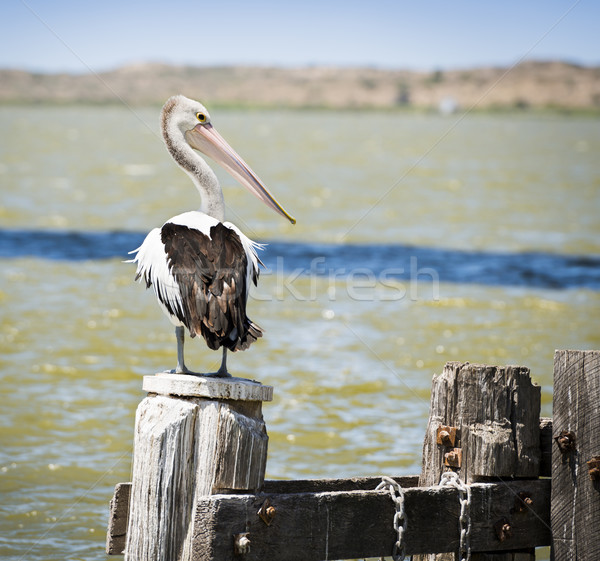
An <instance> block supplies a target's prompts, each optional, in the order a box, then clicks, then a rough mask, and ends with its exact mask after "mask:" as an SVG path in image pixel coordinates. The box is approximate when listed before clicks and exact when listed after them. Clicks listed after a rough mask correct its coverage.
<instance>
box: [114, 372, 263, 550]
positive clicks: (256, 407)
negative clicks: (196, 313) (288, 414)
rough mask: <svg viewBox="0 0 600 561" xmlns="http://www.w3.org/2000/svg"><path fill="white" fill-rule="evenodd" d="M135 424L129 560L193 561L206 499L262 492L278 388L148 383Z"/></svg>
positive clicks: (171, 379) (158, 378) (223, 382)
mask: <svg viewBox="0 0 600 561" xmlns="http://www.w3.org/2000/svg"><path fill="white" fill-rule="evenodd" d="M143 388H144V390H146V391H148V392H149V394H148V397H146V398H145V399H144V400H143V401H142V402H141V403H140V405H139V406H138V409H137V413H136V420H135V437H134V452H133V475H132V484H131V492H130V494H131V497H130V503H129V522H128V526H127V542H126V549H125V559H126V560H129V561H191V559H192V555H193V552H192V550H193V548H192V540H193V536H194V534H195V531H194V513H195V509H196V505H197V504H198V502H199V500H200V499H201V497H203V496H205V495H210V494H214V493H224V492H228V491H230V490H245V491H249V492H256V491H258V490H259V489H260V488H261V486H262V484H263V481H264V474H265V466H266V458H267V440H268V437H267V432H266V428H265V424H264V422H263V418H262V401H269V400H271V399H272V390H273V388H271V387H269V386H263V385H261V384H259V383H258V382H252V381H250V380H244V379H240V378H205V377H199V376H190V375H178V374H167V373H162V374H156V375H155V376H145V377H144V383H143Z"/></svg>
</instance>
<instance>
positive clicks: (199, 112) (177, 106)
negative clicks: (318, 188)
mask: <svg viewBox="0 0 600 561" xmlns="http://www.w3.org/2000/svg"><path fill="white" fill-rule="evenodd" d="M161 120H162V130H163V135H164V136H165V139H166V138H167V131H172V130H173V128H176V129H177V130H178V131H179V132H180V133H181V135H182V136H183V138H184V139H185V142H187V144H189V145H190V146H191V147H192V148H193V149H194V150H198V151H199V152H202V153H203V154H205V155H207V156H208V157H209V158H212V159H213V160H214V161H215V162H217V163H218V164H219V165H221V166H222V167H223V168H224V169H225V170H227V171H228V172H229V174H230V175H231V176H232V177H234V178H235V179H237V181H239V182H240V183H241V184H242V185H243V186H244V187H246V189H248V190H249V191H250V192H251V193H253V194H254V195H256V196H257V197H258V198H259V199H260V200H261V201H263V202H264V203H265V204H266V205H267V206H269V207H271V208H272V209H273V210H275V211H276V212H278V213H279V214H281V215H282V216H284V217H285V218H287V219H288V220H289V221H290V222H291V223H292V224H295V223H296V219H295V218H294V217H293V216H290V215H289V214H288V213H287V212H286V210H285V209H284V208H283V207H282V206H281V205H280V204H279V203H278V202H277V201H276V200H275V198H274V197H273V195H271V193H269V190H268V189H267V188H266V187H265V185H264V183H263V182H262V181H261V180H260V179H259V177H258V176H257V175H256V174H255V173H254V172H253V171H252V170H251V169H250V166H248V164H246V162H244V160H242V158H240V156H238V154H237V153H236V151H235V150H234V149H233V148H232V147H231V146H230V145H229V144H228V143H227V141H226V140H225V139H224V138H223V137H222V136H221V135H220V134H219V133H218V132H217V131H216V129H215V128H214V127H213V126H212V124H211V120H210V115H209V113H208V111H207V110H206V107H204V105H202V104H201V103H199V102H198V101H194V100H193V99H188V98H187V97H184V96H182V95H176V96H173V97H171V98H169V99H168V100H167V102H166V103H165V105H164V107H163V110H162V115H161Z"/></svg>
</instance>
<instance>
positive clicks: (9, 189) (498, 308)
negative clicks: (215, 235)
mask: <svg viewBox="0 0 600 561" xmlns="http://www.w3.org/2000/svg"><path fill="white" fill-rule="evenodd" d="M157 112H158V110H157V109H155V108H152V109H136V110H135V113H132V112H131V111H129V110H127V109H125V108H91V107H76V108H75V107H73V108H35V107H34V108H23V107H19V108H1V109H0V124H1V130H2V141H1V144H0V181H1V185H2V191H1V192H2V198H1V200H0V227H2V228H8V227H11V228H28V229H31V228H33V229H73V230H90V229H92V230H114V229H126V230H133V231H148V230H149V229H151V228H152V227H154V226H157V225H160V224H162V223H163V222H164V220H165V219H166V218H168V217H169V216H172V215H174V214H176V213H179V212H182V211H184V210H188V209H192V208H196V207H197V206H198V202H197V196H196V193H195V191H194V189H193V187H192V186H191V184H190V183H189V180H188V179H187V177H186V176H185V175H184V174H183V173H181V172H179V171H178V170H177V169H176V168H175V166H174V165H173V164H172V162H171V161H170V159H169V157H168V155H167V153H166V152H165V150H164V148H163V146H162V143H161V141H160V139H159V137H158V132H157ZM213 120H214V121H215V124H216V126H217V128H219V129H220V131H221V133H222V134H223V135H224V136H225V137H226V138H227V139H228V140H229V141H230V142H231V144H232V145H233V146H234V147H235V148H236V149H237V150H238V151H239V152H240V154H241V155H242V156H243V157H244V158H245V159H246V160H247V161H248V162H249V163H250V164H251V165H252V167H253V168H254V169H255V171H257V172H258V174H259V175H260V176H261V177H262V178H263V179H264V180H265V182H266V183H267V185H268V186H269V187H270V188H271V190H272V191H273V192H274V194H275V195H276V196H277V198H278V199H279V200H280V201H281V202H282V203H283V204H284V206H285V207H286V208H287V209H288V210H289V211H290V212H291V213H292V214H294V215H295V216H296V218H297V219H298V224H297V226H295V227H293V226H290V225H288V224H286V223H285V222H284V221H283V220H282V219H280V217H278V216H277V215H275V214H274V213H273V212H271V211H270V210H269V209H267V208H266V207H262V206H261V205H260V203H259V202H257V201H254V200H253V199H252V198H251V196H250V195H248V194H247V193H246V192H245V191H243V190H242V189H241V188H238V187H237V186H236V185H235V184H234V183H233V181H232V180H230V179H229V178H228V177H227V176H226V175H224V174H222V173H220V177H221V178H222V181H223V183H224V184H225V196H226V201H227V202H228V204H229V219H231V220H232V221H234V222H236V223H238V224H239V225H240V227H242V229H243V230H245V232H246V233H248V234H249V235H250V236H251V237H254V238H255V239H259V240H260V239H273V240H275V239H276V240H285V241H298V242H308V241H319V242H340V243H342V242H354V243H357V242H381V243H400V244H415V245H424V246H434V247H451V248H465V249H470V248H478V249H485V250H506V251H516V252H518V251H525V250H541V251H547V252H551V253H563V254H587V255H590V254H591V255H600V219H599V217H600V197H599V195H600V161H599V158H598V155H599V154H600V127H599V126H598V125H599V123H598V121H597V120H586V119H583V118H568V117H562V116H545V117H534V116H527V115H525V116H507V115H503V116H489V115H475V116H467V117H465V118H461V117H460V116H452V117H441V116H437V115H410V114H379V113H362V112H345V113H328V112H314V113H313V112H275V111H273V112H267V111H263V112H241V111H240V112H235V111H227V112H221V113H219V112H217V113H216V115H215V114H213ZM132 249H133V248H132ZM132 281H133V270H132V266H131V265H127V264H124V263H121V261H120V260H119V259H112V260H105V261H79V262H73V261H49V260H43V259H31V258H17V259H5V260H2V261H1V262H0V306H1V308H0V309H1V310H2V312H1V314H0V377H1V385H0V391H1V392H2V404H3V405H2V409H1V413H0V420H1V440H0V497H1V499H0V528H1V529H2V532H1V533H0V558H3V559H15V560H17V559H23V560H45V561H48V560H64V559H68V560H84V559H85V560H91V559H104V558H105V556H104V554H103V548H104V539H105V527H106V520H107V513H108V501H109V499H110V497H111V496H112V488H113V486H114V484H115V483H117V482H120V481H128V480H129V475H130V464H131V456H130V454H131V443H132V434H133V419H134V413H135V408H136V406H137V404H138V403H139V401H140V400H141V399H142V397H143V393H142V392H141V377H142V375H144V374H152V373H154V372H156V371H159V370H162V369H164V368H171V367H173V365H174V360H175V340H174V336H173V333H172V328H171V325H170V323H169V322H168V321H167V320H166V318H164V316H163V315H162V314H161V312H160V310H159V309H158V307H157V306H156V304H155V302H154V298H153V295H152V294H151V293H150V292H146V291H145V290H144V289H143V288H142V287H141V286H140V285H136V284H134V283H133V282H132ZM399 289H406V292H407V294H406V296H405V297H404V298H401V299H397V298H396V296H397V294H398V293H399V292H398V290H399ZM249 308H250V312H251V313H250V315H251V317H252V318H253V319H255V320H256V321H257V322H258V323H259V324H260V325H261V326H263V327H264V328H265V331H266V335H265V338H264V339H263V340H261V341H259V342H258V343H257V344H256V345H255V346H253V347H252V349H251V350H250V351H249V352H246V353H238V354H236V355H233V356H232V357H231V359H230V364H229V366H230V369H231V371H232V372H233V373H234V374H236V375H238V376H247V377H252V378H258V379H259V380H261V381H262V382H263V383H266V384H270V385H273V386H274V388H275V398H274V401H273V402H272V403H269V404H265V407H264V415H265V420H266V422H267V426H268V431H269V435H270V443H269V460H268V466H267V472H268V473H267V476H268V477H270V478H282V477H284V478H305V477H345V476H355V475H381V474H388V475H393V474H409V473H417V472H418V471H419V469H420V456H421V446H422V438H423V434H424V430H425V424H426V420H427V414H428V406H429V389H430V383H431V376H432V375H433V374H434V373H436V372H440V371H441V369H442V367H443V365H444V363H445V362H446V361H447V360H469V361H471V362H485V363H495V364H523V365H526V366H529V367H530V368H531V370H532V375H533V378H534V380H535V381H536V382H537V383H538V384H540V385H541V386H542V392H543V405H542V409H543V411H542V413H543V414H545V415H551V400H552V362H553V353H554V349H556V348H583V349H591V348H596V349H598V348H600V330H599V319H600V293H599V292H596V291H589V290H583V289H571V290H550V289H543V290H542V289H534V288H523V287H510V286H504V287H503V286H480V285H473V284H465V285H462V284H444V283H441V284H440V285H439V286H435V285H431V284H427V283H420V284H418V285H415V286H409V285H408V281H407V282H405V283H404V285H402V283H399V285H398V286H393V285H392V286H390V285H388V286H385V285H379V284H378V285H377V286H375V287H372V291H371V292H370V293H369V297H368V298H356V294H355V293H354V292H353V291H352V290H350V289H349V287H348V285H347V284H346V283H345V281H344V279H343V278H333V279H329V278H314V277H305V276H304V277H303V276H300V277H297V278H294V277H293V276H290V275H286V276H285V277H284V278H281V277H280V276H277V275H274V274H271V275H265V276H264V277H263V278H262V282H261V284H260V289H259V291H257V293H256V296H255V297H254V298H253V299H252V300H251V302H250V304H249ZM219 358H220V357H219V354H218V353H212V352H210V351H208V350H207V349H205V348H204V347H203V345H202V344H200V343H198V342H192V343H190V344H188V346H187V362H188V363H189V365H190V366H191V367H193V368H197V369H204V370H214V369H216V367H218V363H219Z"/></svg>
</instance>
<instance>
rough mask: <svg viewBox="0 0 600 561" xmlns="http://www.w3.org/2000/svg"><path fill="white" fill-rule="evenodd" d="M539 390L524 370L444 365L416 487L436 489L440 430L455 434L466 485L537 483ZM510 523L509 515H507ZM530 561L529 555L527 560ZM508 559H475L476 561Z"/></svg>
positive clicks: (435, 385) (442, 450)
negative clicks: (532, 480)
mask: <svg viewBox="0 0 600 561" xmlns="http://www.w3.org/2000/svg"><path fill="white" fill-rule="evenodd" d="M540 402H541V390H540V387H539V386H536V385H534V384H533V383H532V381H531V377H530V373H529V369H528V368H525V367H522V366H503V367H499V366H487V365H477V364H470V363H460V362H448V363H447V364H446V366H445V367H444V370H443V372H442V373H441V374H440V375H438V376H434V378H433V382H432V390H431V407H430V413H429V421H428V425H427V430H426V434H425V441H424V444H423V464H422V471H421V477H420V479H419V483H420V485H436V484H437V483H438V482H439V480H440V477H441V475H442V473H443V471H445V470H447V469H448V468H447V467H444V454H446V453H447V452H448V451H449V448H448V447H446V446H443V445H441V444H438V443H437V429H438V427H439V426H440V425H446V426H451V427H456V428H457V429H458V443H457V444H455V446H457V447H459V448H460V450H461V455H462V460H461V466H460V468H458V469H456V470H455V471H457V473H458V474H459V476H460V478H461V480H462V481H463V482H465V483H474V482H477V481H490V480H499V479H502V480H505V479H509V480H510V479H514V478H537V477H538V476H539V473H540V464H541V438H540V436H541V435H540V419H539V415H540ZM505 517H506V518H507V520H509V521H512V516H510V513H505ZM453 558H454V556H453V555H447V554H444V555H437V556H436V555H430V556H423V557H420V561H426V560H427V561H433V560H436V561H445V560H448V559H453ZM529 558H530V559H531V558H532V557H531V555H530V556H529ZM475 559H477V560H478V561H483V560H486V559H487V560H491V559H499V561H508V559H510V557H509V556H508V555H506V556H500V557H498V556H496V555H493V556H486V555H485V554H481V555H478V556H476V557H474V561H475Z"/></svg>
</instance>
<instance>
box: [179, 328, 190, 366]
mask: <svg viewBox="0 0 600 561" xmlns="http://www.w3.org/2000/svg"><path fill="white" fill-rule="evenodd" d="M175 337H176V338H177V368H175V374H191V371H190V370H188V369H187V367H186V365H185V361H184V360H183V342H184V338H185V328H184V327H182V326H179V327H176V328H175Z"/></svg>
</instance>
